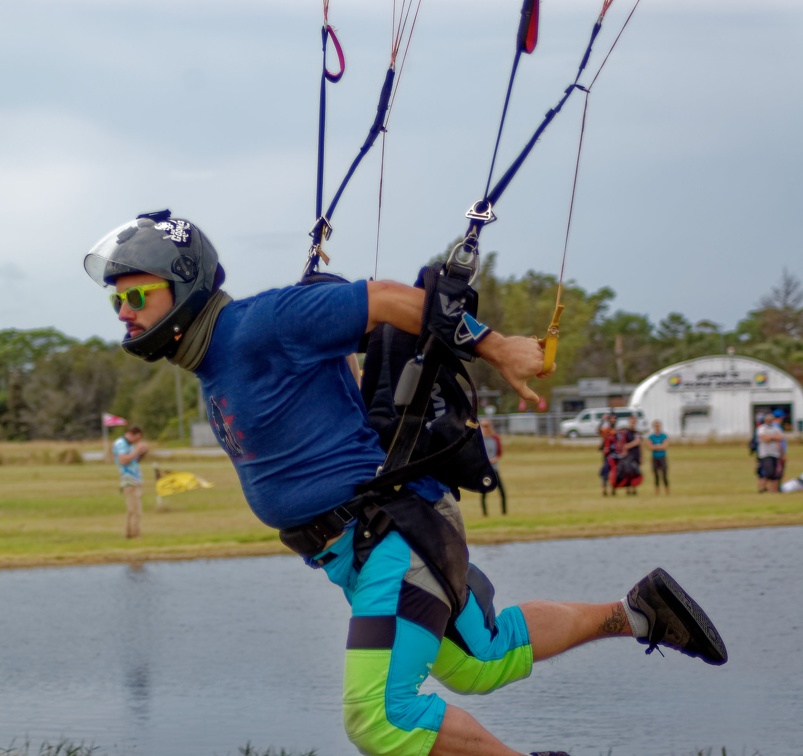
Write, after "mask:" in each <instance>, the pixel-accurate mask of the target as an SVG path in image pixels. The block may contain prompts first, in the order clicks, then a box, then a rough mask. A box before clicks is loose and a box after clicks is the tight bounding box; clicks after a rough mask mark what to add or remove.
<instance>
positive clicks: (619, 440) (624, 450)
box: [610, 415, 644, 496]
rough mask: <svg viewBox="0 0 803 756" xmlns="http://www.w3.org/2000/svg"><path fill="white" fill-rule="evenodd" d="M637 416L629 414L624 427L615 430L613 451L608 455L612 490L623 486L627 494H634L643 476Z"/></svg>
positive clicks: (614, 491) (614, 490)
mask: <svg viewBox="0 0 803 756" xmlns="http://www.w3.org/2000/svg"><path fill="white" fill-rule="evenodd" d="M637 421H638V418H637V417H636V416H635V415H630V417H629V418H628V421H627V427H626V428H620V429H619V430H618V431H617V432H616V436H615V440H614V453H613V454H611V455H610V458H611V460H612V462H611V480H612V483H613V492H612V493H614V494H615V493H616V489H617V488H624V489H625V491H626V492H627V494H628V495H631V496H635V495H636V494H637V493H638V487H639V486H640V485H641V481H642V480H644V477H643V476H642V474H641V433H639V432H638V430H637V429H636V423H637Z"/></svg>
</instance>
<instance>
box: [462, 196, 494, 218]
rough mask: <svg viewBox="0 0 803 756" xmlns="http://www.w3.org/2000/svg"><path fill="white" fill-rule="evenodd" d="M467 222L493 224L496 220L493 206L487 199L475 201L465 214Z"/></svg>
mask: <svg viewBox="0 0 803 756" xmlns="http://www.w3.org/2000/svg"><path fill="white" fill-rule="evenodd" d="M466 218H468V219H469V220H478V221H482V222H483V223H493V222H494V221H495V220H496V215H494V210H493V205H491V203H490V202H488V200H487V199H481V200H477V201H476V202H475V203H474V204H473V205H472V206H471V207H470V208H469V209H468V212H467V213H466Z"/></svg>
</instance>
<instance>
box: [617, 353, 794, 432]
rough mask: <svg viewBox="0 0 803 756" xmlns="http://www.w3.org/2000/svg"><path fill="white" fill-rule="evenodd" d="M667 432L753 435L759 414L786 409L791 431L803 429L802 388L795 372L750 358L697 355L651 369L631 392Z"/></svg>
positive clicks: (634, 401) (649, 417) (634, 403)
mask: <svg viewBox="0 0 803 756" xmlns="http://www.w3.org/2000/svg"><path fill="white" fill-rule="evenodd" d="M630 404H631V406H633V407H640V408H641V409H642V410H643V411H644V414H645V415H646V416H647V420H648V421H649V422H650V423H652V421H653V420H660V421H661V423H662V425H663V427H664V431H665V432H666V433H667V435H669V436H686V437H695V436H696V437H716V438H744V439H746V438H749V437H750V435H751V434H752V432H753V427H754V424H755V418H756V416H757V415H759V414H764V412H766V411H769V410H776V409H780V410H783V412H784V414H785V418H784V428H785V430H787V431H795V432H801V431H803V388H801V386H800V383H798V381H796V380H795V379H794V378H793V377H792V376H791V375H789V374H788V373H785V372H784V371H783V370H779V369H778V368H776V367H774V366H773V365H769V364H767V363H766V362H761V361H759V360H754V359H751V358H749V357H736V356H731V355H715V356H711V357H699V358H697V359H694V360H688V361H686V362H679V363H677V364H675V365H670V366H669V367H666V368H664V369H663V370H659V371H658V372H657V373H653V375H651V376H650V377H649V378H647V379H646V380H644V381H642V382H641V383H640V384H639V385H638V386H637V387H636V389H635V391H634V392H633V394H632V395H631V397H630Z"/></svg>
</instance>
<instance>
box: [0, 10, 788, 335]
mask: <svg viewBox="0 0 803 756" xmlns="http://www.w3.org/2000/svg"><path fill="white" fill-rule="evenodd" d="M632 4H633V0H615V2H614V3H613V6H612V7H611V9H610V11H609V12H608V16H607V17H606V20H605V25H604V27H603V33H602V34H601V35H600V37H599V38H598V40H597V43H596V45H595V48H594V53H595V54H594V56H593V58H592V60H591V62H590V63H589V67H588V71H589V74H593V72H595V71H596V70H597V68H598V67H599V65H600V63H601V60H602V57H603V56H604V54H605V52H607V50H608V49H609V47H610V45H611V43H612V41H613V38H614V37H615V35H616V34H617V33H618V32H619V30H620V28H621V26H622V24H623V22H624V19H625V17H626V16H627V14H628V13H629V12H630V9H631V8H632ZM321 7H322V3H321V2H320V1H319V0H293V2H289V1H288V0H225V2H223V0H218V1H217V2H208V1H207V0H194V1H193V2H189V0H131V1H129V0H95V1H91V0H25V1H24V2H16V3H6V5H5V6H4V10H3V21H2V25H1V26H0V228H2V232H3V234H2V238H0V283H1V284H2V289H1V290H0V291H1V294H0V329H7V328H20V329H31V328H39V327H50V326H52V327H55V328H57V329H59V330H61V331H62V332H64V333H66V334H67V335H69V336H73V337H76V338H79V339H82V340H83V339H86V338H89V337H90V336H95V335H97V336H100V337H102V338H104V339H117V338H119V337H120V336H121V335H122V327H121V326H120V325H119V324H118V323H117V322H116V320H115V316H114V314H113V312H112V310H111V308H110V306H109V304H108V299H107V298H106V296H105V295H104V292H103V291H102V290H101V289H100V288H99V287H97V286H96V285H95V284H94V283H93V282H92V281H91V280H90V279H89V277H88V276H86V274H85V273H84V271H83V268H82V260H83V256H84V254H85V253H86V252H87V251H88V250H89V248H90V247H91V246H92V244H93V243H94V242H95V241H97V240H98V239H99V238H100V237H101V236H103V235H104V234H105V233H106V232H108V231H109V230H111V229H112V228H114V227H116V226H117V225H120V224H121V223H124V222H125V221H127V220H129V219H131V218H133V217H134V216H135V215H137V214H138V213H140V212H144V211H149V210H156V209H161V208H164V207H169V208H170V209H171V210H172V211H173V213H174V215H177V216H182V217H186V218H189V219H190V220H192V221H194V222H195V223H197V224H198V225H199V226H200V227H201V228H202V229H203V230H204V231H205V232H206V233H207V235H208V236H209V237H210V238H211V239H212V241H213V242H214V243H215V246H216V247H217V249H218V251H219V253H220V255H221V258H222V261H223V263H224V265H225V267H226V270H227V273H228V283H227V286H226V288H227V290H228V291H229V292H230V293H231V294H232V295H234V296H245V295H249V294H253V293H255V292H257V291H259V290H261V289H264V288H269V287H271V286H276V285H282V284H287V283H293V282H294V281H295V280H297V278H298V276H299V274H300V272H301V269H302V267H303V264H304V261H305V258H306V253H307V249H308V246H309V238H308V236H307V233H308V231H309V229H310V227H311V226H312V224H313V222H314V220H315V217H314V195H315V156H316V139H317V111H318V85H319V76H320V58H321V56H320V25H321V19H322V10H321ZM520 7H521V0H493V1H492V2H488V1H487V0H459V1H458V0H423V2H422V5H421V12H420V16H419V19H418V25H417V28H416V31H415V35H414V37H413V40H412V45H411V49H410V53H409V56H408V60H407V63H406V67H405V69H404V73H403V75H402V79H401V86H400V89H399V92H398V95H397V99H396V102H395V105H394V109H393V113H392V116H391V120H390V128H389V133H388V137H387V142H386V150H385V171H384V198H383V208H382V226H381V243H380V248H379V257H378V274H379V276H380V277H383V278H396V279H399V280H403V281H410V280H411V279H412V278H413V277H414V275H415V272H416V270H417V268H418V266H419V265H420V264H422V263H423V262H425V261H427V260H428V259H429V258H430V257H432V256H433V255H434V254H437V253H439V252H441V251H442V250H443V249H444V248H445V247H446V246H447V244H449V243H450V242H451V241H452V240H453V239H455V237H457V236H459V235H461V234H462V233H463V232H464V231H465V228H466V220H465V211H466V210H467V209H468V207H469V206H470V205H471V204H472V203H473V202H474V201H476V200H478V199H480V198H481V197H482V194H483V190H484V188H485V181H486V178H487V172H488V167H489V164H490V157H491V152H492V148H493V141H494V138H495V132H496V128H497V124H498V118H499V113H500V111H501V106H502V101H503V97H504V91H505V87H506V84H507V78H508V73H509V68H510V64H511V61H512V58H513V51H514V42H515V35H516V30H517V26H518V17H519V11H520ZM600 7H601V0H543V2H542V4H541V29H540V41H539V44H538V47H537V49H536V51H535V53H534V54H533V55H532V56H531V57H528V58H526V59H524V60H523V61H522V64H521V65H520V67H519V72H518V76H517V80H516V86H515V89H514V95H513V103H512V106H511V113H510V116H509V120H508V125H507V127H506V130H505V133H504V136H503V142H502V150H501V157H500V166H501V167H506V164H507V163H508V162H509V161H510V160H511V159H512V157H513V156H514V155H515V154H516V153H517V152H518V150H519V149H520V147H521V146H522V145H523V144H524V142H526V140H527V139H528V138H529V137H530V134H531V133H532V131H533V130H534V128H535V127H536V126H537V124H538V123H539V122H540V120H541V118H542V116H543V114H544V113H545V112H546V111H547V110H548V109H549V108H550V107H552V106H553V105H555V104H556V103H557V101H558V100H559V99H560V96H561V95H562V92H563V90H564V88H565V87H566V86H567V85H568V84H570V83H571V81H572V80H573V78H574V75H575V72H576V69H577V65H578V63H579V60H580V57H581V55H582V53H583V51H584V49H585V46H586V43H587V40H588V36H589V34H590V31H591V28H592V26H593V24H594V21H595V20H596V17H597V15H598V13H599V10H600ZM391 9H392V2H391V0H331V4H330V10H329V17H330V23H331V24H332V25H333V26H335V27H336V28H337V30H338V35H339V37H340V40H341V42H342V44H343V47H344V49H345V52H346V57H347V71H346V75H345V77H344V78H343V80H342V81H341V82H340V83H339V84H337V85H336V86H332V87H329V89H328V96H329V114H328V124H329V130H328V140H327V150H328V160H327V167H326V170H327V172H326V178H327V182H326V187H327V188H326V200H327V201H328V199H330V198H331V196H332V193H333V192H334V189H335V187H336V186H337V184H338V183H339V181H340V179H341V177H342V175H343V173H344V172H345V170H346V168H347V166H348V164H349V163H350V161H351V159H352V158H353V157H354V155H355V154H356V152H357V149H358V147H359V145H360V144H361V143H362V141H363V139H364V138H365V134H366V132H367V129H368V126H369V125H370V123H371V121H372V119H373V114H374V112H375V108H376V98H377V95H378V91H379V88H380V85H381V82H382V79H383V77H384V71H385V69H386V67H387V59H388V52H389V39H390V27H391ZM801 72H803V2H801V1H800V0H751V1H750V2H746V0H642V1H641V4H640V5H639V8H638V10H637V11H636V14H635V16H634V17H633V20H632V21H631V23H630V25H629V26H628V28H627V30H626V31H625V34H624V35H623V37H622V39H621V41H620V42H619V44H618V46H617V47H616V50H615V51H614V53H613V56H612V57H611V59H610V60H609V61H608V63H607V65H606V67H605V69H604V70H603V72H602V75H601V76H600V78H599V80H598V81H597V83H596V84H595V85H594V88H593V90H592V94H591V96H590V100H589V115H588V123H587V129H586V138H585V143H584V149H583V157H582V163H581V171H580V178H579V186H578V193H577V199H576V203H575V211H574V220H573V226H572V233H571V237H570V241H569V252H568V259H567V262H566V274H565V275H566V278H567V279H569V280H573V281H574V282H576V283H577V284H578V285H579V286H581V287H583V288H584V289H586V290H587V291H596V290H597V289H599V288H601V287H603V286H609V287H611V288H612V289H613V290H614V291H615V292H616V295H617V296H616V299H615V301H614V308H615V309H622V310H626V311H628V312H635V313H639V314H644V315H647V316H648V317H649V318H650V319H651V320H652V322H653V323H656V324H657V323H658V322H659V321H660V320H661V319H663V318H664V317H666V315H667V314H669V313H670V312H681V313H683V314H684V315H686V316H687V317H688V318H690V319H691V320H692V321H697V320H701V319H710V320H713V321H714V322H716V323H718V324H719V325H720V326H722V327H723V328H725V329H731V328H733V327H734V326H735V325H736V323H737V321H738V320H739V319H741V318H742V317H743V316H744V315H745V313H746V312H747V311H748V310H750V309H752V308H754V307H755V306H756V305H757V303H758V301H759V299H760V298H761V297H762V296H763V295H765V294H766V293H768V292H769V290H770V289H771V288H772V286H773V285H775V284H777V283H778V281H779V280H780V277H781V274H782V271H783V269H784V268H787V269H788V270H790V271H791V272H792V273H794V274H795V275H797V276H801V275H803V270H801V267H802V266H801V252H802V251H803V249H801V247H802V246H803V245H802V244H801V239H803V179H801V176H803V150H802V149H801V146H800V144H801V142H800V140H801V134H803V86H801V84H802V82H801V77H802V76H803V73H801ZM581 82H585V83H589V82H590V75H586V76H585V77H584V78H583V79H581ZM582 106H583V98H582V95H581V94H580V93H576V94H574V95H573V96H572V98H571V99H570V101H569V103H568V104H567V106H566V107H565V108H564V110H563V112H562V113H561V114H560V115H559V116H558V117H557V118H556V119H555V121H554V122H553V123H552V125H551V126H550V127H549V129H548V130H547V132H546V133H545V135H544V137H543V139H542V140H541V142H540V143H539V144H538V145H537V146H536V148H535V150H534V151H533V153H532V154H531V156H530V158H529V160H528V162H527V163H526V164H525V167H524V168H523V169H522V170H521V172H520V173H519V175H518V176H517V177H516V179H515V180H514V182H513V183H512V184H511V185H510V187H509V188H508V190H507V192H506V193H505V194H504V195H503V197H502V199H501V200H500V202H499V203H498V205H497V207H496V214H497V216H498V218H499V220H498V221H497V222H496V223H494V224H492V225H489V226H488V227H487V228H486V229H485V231H484V232H483V235H482V252H483V253H485V254H487V253H488V252H491V251H496V252H497V253H498V266H497V272H498V273H499V274H501V275H505V276H507V275H521V274H523V273H524V272H525V271H526V270H528V269H534V270H537V271H539V272H544V273H553V274H557V272H558V271H559V268H560V261H561V254H562V250H563V238H564V234H565V228H566V219H567V213H568V208H569V200H570V192H571V182H572V177H573V171H574V161H575V157H576V150H577V144H578V136H579V125H580V119H581V114H582ZM379 157H380V151H379V146H377V148H375V150H374V151H373V152H372V153H371V154H370V155H369V156H368V158H366V160H365V161H364V162H363V165H362V166H361V168H360V170H359V171H358V173H357V175H356V177H355V178H354V180H353V181H352V183H351V184H350V186H349V188H348V189H347V191H346V194H345V195H344V198H343V199H342V200H341V202H340V205H339V207H338V209H337V211H336V213H335V215H334V217H333V219H332V220H333V225H334V229H335V230H334V234H333V236H332V239H331V241H330V242H329V243H328V245H327V247H326V249H327V251H328V252H329V253H330V255H331V256H332V258H333V263H332V266H331V268H330V269H331V270H334V271H336V272H341V273H343V274H345V275H346V276H348V277H350V278H360V277H366V276H371V275H373V274H374V258H375V248H376V245H375V238H376V224H377V196H378V177H379Z"/></svg>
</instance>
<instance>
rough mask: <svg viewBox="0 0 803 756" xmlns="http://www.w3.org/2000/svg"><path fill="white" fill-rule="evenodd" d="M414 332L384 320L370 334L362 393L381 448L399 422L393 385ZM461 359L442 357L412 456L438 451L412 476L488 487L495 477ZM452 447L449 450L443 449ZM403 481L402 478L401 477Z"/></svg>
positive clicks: (452, 484)
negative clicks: (462, 376)
mask: <svg viewBox="0 0 803 756" xmlns="http://www.w3.org/2000/svg"><path fill="white" fill-rule="evenodd" d="M417 342H418V337H417V336H413V335H411V334H408V333H404V332H403V331H400V330H398V329H397V328H394V327H393V326H390V325H388V324H385V325H382V326H379V327H377V328H375V329H374V331H373V332H372V333H371V336H370V338H369V339H368V346H367V348H366V353H365V363H364V369H363V380H362V387H361V391H362V396H363V401H364V402H365V406H366V408H367V410H368V422H369V424H370V425H371V427H372V428H373V429H374V430H375V431H376V432H377V433H378V434H379V439H380V443H381V444H382V448H383V449H385V450H386V451H387V450H388V449H389V448H390V447H391V444H392V443H393V440H394V438H395V436H396V432H397V430H398V428H399V425H400V423H401V414H400V413H399V410H398V408H397V407H396V404H395V402H394V397H395V395H396V388H397V386H398V383H399V379H400V378H401V376H402V373H403V371H404V368H405V366H406V365H407V363H408V362H409V361H410V360H411V358H413V357H414V356H415V354H416V345H417ZM458 375H459V361H458V360H457V359H456V358H453V357H452V358H451V361H448V360H447V361H445V362H443V363H442V364H441V365H440V367H439V369H438V375H437V378H436V380H435V383H434V385H433V387H432V393H431V395H430V402H429V405H428V407H427V411H426V417H425V418H424V423H423V425H422V426H421V429H420V431H419V433H418V438H417V439H416V443H415V447H414V448H413V452H412V455H411V457H410V462H411V463H415V462H417V461H422V460H423V461H426V460H427V459H428V458H431V457H433V455H437V454H439V453H445V457H446V458H445V459H444V458H442V457H441V458H439V457H437V456H436V457H435V458H434V459H433V461H432V463H431V464H427V463H426V462H424V464H423V465H419V466H417V467H414V468H412V470H411V472H413V471H414V474H413V475H411V476H410V477H409V478H408V480H410V479H412V477H421V476H422V475H432V476H433V477H435V478H437V479H438V480H440V481H441V482H442V483H444V484H446V485H447V486H449V487H450V488H464V489H466V490H468V491H476V492H478V493H483V492H488V491H492V490H493V489H494V488H496V485H497V479H496V473H495V472H494V469H493V467H492V466H491V463H490V462H489V461H488V454H487V452H486V451H485V444H484V442H483V440H482V435H481V434H480V433H479V432H478V423H477V420H476V417H474V412H473V410H472V406H471V402H470V401H469V399H468V395H467V394H466V389H465V388H464V387H463V384H462V383H461V382H460V380H459V378H458ZM449 447H452V451H451V452H446V450H447V449H449ZM400 482H402V481H400Z"/></svg>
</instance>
